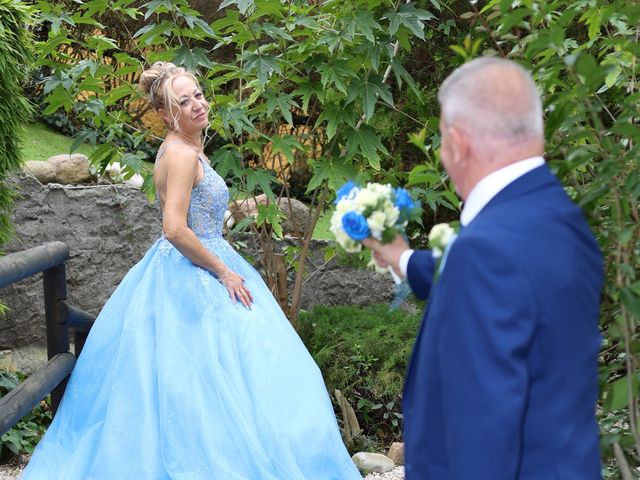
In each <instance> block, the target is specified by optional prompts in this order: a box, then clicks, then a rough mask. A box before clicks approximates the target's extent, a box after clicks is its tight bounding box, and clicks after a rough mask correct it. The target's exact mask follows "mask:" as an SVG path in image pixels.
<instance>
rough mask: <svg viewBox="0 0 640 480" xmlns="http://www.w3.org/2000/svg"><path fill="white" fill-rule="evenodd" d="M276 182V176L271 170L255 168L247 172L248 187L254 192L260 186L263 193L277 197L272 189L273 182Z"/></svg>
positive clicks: (270, 196)
mask: <svg viewBox="0 0 640 480" xmlns="http://www.w3.org/2000/svg"><path fill="white" fill-rule="evenodd" d="M272 183H276V177H275V175H274V174H273V172H272V171H270V170H264V169H255V170H249V171H248V172H247V189H248V190H249V192H254V190H255V188H256V187H258V186H259V187H260V190H262V192H263V193H266V194H267V196H268V197H269V198H275V197H274V195H273V191H272V190H271V184H272Z"/></svg>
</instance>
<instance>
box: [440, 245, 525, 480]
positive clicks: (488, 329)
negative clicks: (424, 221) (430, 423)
mask: <svg viewBox="0 0 640 480" xmlns="http://www.w3.org/2000/svg"><path fill="white" fill-rule="evenodd" d="M440 281H441V282H442V285H440V287H439V290H438V302H444V303H440V305H441V308H439V309H438V310H440V311H441V312H442V313H441V315H443V316H444V317H445V318H443V327H442V335H441V336H440V339H439V343H438V347H437V348H438V356H439V366H438V368H439V369H440V379H441V382H442V389H441V395H442V405H443V409H444V419H445V434H446V439H447V451H448V452H449V455H450V458H449V462H450V466H451V479H455V480H463V479H464V480H467V479H469V478H473V479H476V480H485V479H486V480H516V479H517V478H518V466H519V464H520V453H521V449H522V444H521V439H522V435H521V433H522V431H521V430H522V425H523V418H524V411H525V405H526V403H527V392H528V384H529V377H528V369H527V363H526V362H527V350H528V346H529V345H530V343H531V339H532V337H533V335H534V330H535V327H534V321H535V316H536V310H535V305H536V302H535V299H534V296H533V291H532V289H531V286H530V284H529V282H528V281H527V279H526V278H525V276H524V274H523V272H521V271H519V268H518V267H517V266H516V264H515V262H513V260H512V259H511V258H509V256H508V255H507V254H505V252H504V249H501V248H499V247H498V246H497V245H496V244H495V242H490V241H487V240H485V241H482V240H481V241H477V239H473V241H472V239H462V238H461V239H459V240H458V241H457V242H456V243H455V244H454V245H453V248H452V250H451V253H450V255H449V258H448V260H447V264H446V268H445V270H444V272H443V274H442V277H441V279H440Z"/></svg>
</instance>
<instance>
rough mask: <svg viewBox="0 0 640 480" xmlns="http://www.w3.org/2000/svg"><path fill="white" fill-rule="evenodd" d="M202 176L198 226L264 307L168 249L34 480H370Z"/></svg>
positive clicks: (107, 320) (79, 370) (160, 244)
mask: <svg viewBox="0 0 640 480" xmlns="http://www.w3.org/2000/svg"><path fill="white" fill-rule="evenodd" d="M202 163H203V166H204V178H203V179H202V181H201V182H200V183H199V184H198V185H197V186H196V187H194V188H193V191H192V195H191V201H190V205H189V214H188V224H189V226H190V228H191V229H192V230H193V231H194V232H195V233H196V234H197V235H198V237H199V239H200V241H201V242H202V243H203V244H204V245H205V246H206V247H207V248H208V249H209V250H210V251H211V252H213V253H215V254H216V255H217V256H218V257H220V258H221V259H222V260H223V261H224V262H225V263H226V264H227V265H228V266H229V267H230V268H231V269H233V270H234V271H235V272H237V273H239V274H240V275H242V276H243V277H244V278H245V279H246V284H247V286H248V288H249V290H250V291H251V293H252V295H253V297H254V300H255V301H254V303H253V306H252V308H251V309H250V310H248V309H246V308H244V307H243V306H242V305H241V304H240V303H239V302H238V303H237V304H235V305H234V304H233V303H232V301H231V300H230V298H229V295H228V293H227V291H226V289H225V288H224V286H223V285H222V284H221V283H220V282H219V281H218V280H217V279H216V278H215V277H214V276H213V275H212V274H210V273H209V272H208V271H206V270H204V269H202V268H200V267H197V266H195V265H194V264H193V263H191V262H190V261H189V260H188V259H187V258H185V257H184V256H183V255H182V254H181V253H180V252H179V251H177V250H176V249H175V248H174V247H173V245H172V244H171V243H169V242H168V241H167V240H166V239H164V238H160V239H159V240H158V241H157V242H156V243H155V244H154V245H153V246H152V247H151V248H150V249H149V251H148V252H147V253H146V255H145V256H144V258H142V260H141V261H140V262H139V263H138V264H137V265H135V266H134V267H133V268H132V269H131V270H130V271H129V273H128V274H127V275H126V276H125V278H124V279H123V281H122V283H121V284H120V285H119V286H118V288H117V289H116V290H115V292H114V293H113V295H112V296H111V298H110V299H109V300H108V302H107V303H106V305H105V306H104V308H103V310H102V312H101V313H100V315H99V316H98V318H97V320H96V323H95V325H94V326H93V328H92V330H91V333H90V335H89V338H88V340H87V343H86V345H85V347H84V350H83V352H82V354H81V355H80V358H79V359H78V362H77V364H76V367H75V369H74V371H73V373H72V375H71V378H70V380H69V383H68V386H67V389H66V393H65V395H64V398H63V400H62V403H61V405H60V408H59V410H58V413H57V415H56V417H55V419H54V421H53V423H52V424H51V426H50V428H49V429H48V431H47V433H46V435H45V436H44V438H43V439H42V440H41V442H40V443H39V445H38V446H37V448H36V451H35V452H34V455H33V457H32V458H31V461H30V463H29V465H28V466H27V468H26V470H25V471H24V473H23V475H22V477H21V479H22V480H169V479H171V480H213V479H215V480H316V479H317V480H352V479H358V480H360V479H361V478H362V477H361V475H360V474H359V473H358V471H357V469H356V467H355V466H354V464H353V462H352V460H351V458H350V457H349V454H348V452H347V451H346V449H345V447H344V445H343V443H342V439H341V436H340V433H339V429H338V425H337V423H336V419H335V416H334V412H333V408H332V406H331V402H330V400H329V396H328V395H327V391H326V388H325V385H324V383H323V380H322V376H321V373H320V371H319V369H318V367H317V366H316V364H315V363H314V362H313V360H312V358H311V356H310V355H309V353H308V352H307V350H306V348H305V346H304V345H303V343H302V342H301V341H300V339H299V337H298V335H297V334H296V332H295V330H294V329H293V328H292V327H291V325H290V324H289V321H288V320H287V318H286V317H285V316H284V314H283V313H282V310H281V309H280V307H279V305H278V304H277V302H276V301H275V299H274V298H273V296H272V294H271V293H270V292H269V290H268V288H267V286H266V285H265V284H264V282H263V281H262V278H261V277H260V275H259V274H258V273H257V272H256V271H255V270H254V268H253V267H252V266H251V265H250V264H249V263H247V262H246V261H245V260H244V259H243V258H242V257H241V256H240V255H239V254H238V253H237V252H236V251H234V250H233V249H232V248H231V246H230V245H229V244H228V243H227V242H226V241H225V240H224V239H223V238H222V225H223V217H224V212H225V210H226V206H227V202H228V197H229V194H228V190H227V187H226V185H225V182H224V180H223V179H222V178H221V177H220V176H219V175H218V174H217V173H216V172H215V171H214V170H213V169H212V168H211V167H210V166H209V164H208V162H205V161H203V162H202ZM96 287H97V286H96Z"/></svg>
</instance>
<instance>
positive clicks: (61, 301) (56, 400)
mask: <svg viewBox="0 0 640 480" xmlns="http://www.w3.org/2000/svg"><path fill="white" fill-rule="evenodd" d="M68 258H69V248H68V247H67V246H66V245H65V244H64V243H62V242H51V243H47V244H44V245H41V246H39V247H35V248H31V249H29V250H25V251H23V252H18V253H12V254H10V255H7V256H5V257H2V258H0V288H3V287H6V286H8V285H11V284H12V283H15V282H18V281H20V280H22V279H24V278H26V277H29V276H31V275H34V274H36V273H39V272H42V281H43V284H44V311H45V319H46V327H47V356H48V358H49V361H48V362H47V363H46V364H45V365H44V366H43V367H41V368H39V369H38V370H36V371H35V372H34V373H33V374H31V375H30V376H29V377H28V378H27V379H26V380H25V381H24V382H22V383H21V384H20V385H19V386H18V387H16V388H14V389H13V390H11V391H10V392H9V393H8V394H7V395H5V396H4V397H2V398H0V436H1V435H4V433H6V432H7V431H9V430H10V429H11V427H13V426H14V425H15V424H16V423H18V421H19V420H20V419H21V418H22V417H23V416H24V415H26V414H27V413H28V412H30V411H31V409H33V408H34V407H35V406H36V405H38V403H39V402H40V401H41V400H42V399H43V398H45V397H46V396H47V395H48V394H49V393H51V407H52V410H53V414H54V415H55V412H56V410H57V408H58V405H59V404H60V400H61V399H62V395H63V394H64V390H65V387H66V385H67V379H68V378H69V375H70V374H71V371H72V370H73V367H74V365H75V363H76V358H77V357H78V356H79V355H80V352H81V351H82V347H83V346H84V342H85V340H86V338H87V335H88V333H89V330H90V329H91V326H92V325H93V321H94V320H95V317H93V316H92V315H90V314H88V313H86V312H84V311H82V310H80V309H78V308H76V307H74V306H73V305H70V304H69V303H67V301H66V300H67V278H66V269H65V262H66V261H67V259H68ZM70 330H71V331H73V332H74V335H75V337H74V353H71V352H70V351H69V349H70V345H69V332H70Z"/></svg>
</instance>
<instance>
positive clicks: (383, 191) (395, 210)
mask: <svg viewBox="0 0 640 480" xmlns="http://www.w3.org/2000/svg"><path fill="white" fill-rule="evenodd" d="M335 204H336V209H335V211H334V213H333V216H332V217H331V227H330V230H331V233H333V235H334V236H335V237H336V241H337V242H338V244H339V245H340V246H341V247H342V248H344V249H345V250H346V251H347V252H359V251H360V250H362V244H361V243H360V242H361V241H362V240H364V239H365V238H369V237H372V238H375V239H376V240H379V241H381V242H382V243H388V242H390V241H392V240H393V239H394V238H395V237H396V235H398V234H404V233H405V228H406V226H407V224H408V223H409V221H411V220H416V219H418V218H420V215H421V210H420V205H419V204H418V202H416V201H414V200H413V199H412V198H411V195H409V192H407V191H406V190H405V189H404V188H393V187H392V186H391V185H389V184H387V185H382V184H379V183H367V184H366V185H365V186H364V187H360V186H358V185H356V184H355V183H353V182H351V181H349V182H347V183H345V184H344V185H343V186H342V187H341V188H340V189H339V190H338V192H337V195H336V201H335Z"/></svg>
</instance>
